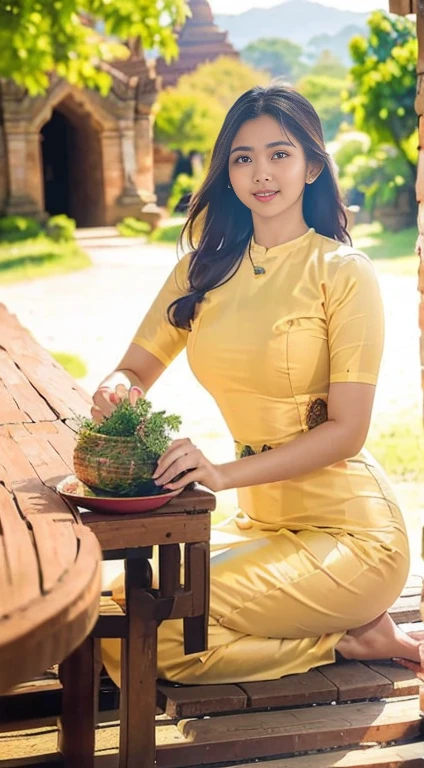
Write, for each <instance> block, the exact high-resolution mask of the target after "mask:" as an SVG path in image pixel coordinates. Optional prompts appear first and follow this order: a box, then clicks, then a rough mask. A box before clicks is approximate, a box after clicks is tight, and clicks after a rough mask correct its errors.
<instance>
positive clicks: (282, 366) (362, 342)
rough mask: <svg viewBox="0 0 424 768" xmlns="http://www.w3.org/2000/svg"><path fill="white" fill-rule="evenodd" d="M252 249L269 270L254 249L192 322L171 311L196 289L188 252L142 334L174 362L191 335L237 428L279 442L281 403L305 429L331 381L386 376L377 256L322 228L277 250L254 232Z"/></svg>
mask: <svg viewBox="0 0 424 768" xmlns="http://www.w3.org/2000/svg"><path fill="white" fill-rule="evenodd" d="M251 257H252V261H253V263H254V264H255V265H256V266H262V267H264V268H265V270H266V271H265V274H262V275H259V276H255V275H254V273H253V267H252V263H251V261H250V259H249V257H248V254H247V253H246V254H245V256H244V258H243V261H242V264H241V266H240V268H239V270H238V271H237V272H236V274H235V275H234V276H233V277H232V278H231V279H230V280H229V281H228V282H227V283H225V284H224V285H222V286H221V287H219V288H216V289H214V290H212V291H210V292H209V293H207V294H206V296H205V299H204V301H203V302H202V304H201V305H200V306H199V310H198V313H197V317H196V319H195V321H194V322H193V324H192V330H191V332H188V331H185V330H181V329H177V328H174V327H173V326H172V325H171V324H170V323H169V322H168V318H167V314H166V310H167V307H168V306H169V304H170V303H171V302H172V301H173V299H175V298H176V297H177V296H183V295H184V294H185V293H186V292H187V270H188V265H189V256H185V257H184V258H183V259H181V261H180V262H179V263H178V264H177V266H176V267H175V268H174V270H173V271H172V272H171V275H170V276H169V278H168V280H167V281H166V283H165V285H164V286H163V288H162V290H161V291H160V293H159V295H158V296H157V298H156V299H155V301H154V302H153V304H152V306H151V308H150V310H149V311H148V313H147V315H146V317H145V318H144V320H143V322H142V323H141V325H140V327H139V329H138V330H137V333H136V335H135V337H134V339H133V340H134V342H135V343H136V344H139V345H140V346H142V347H144V348H145V349H147V350H149V351H150V352H152V353H153V354H154V355H156V357H158V358H159V360H161V361H162V362H163V363H164V364H165V365H167V364H169V363H170V362H171V360H173V358H174V357H175V356H176V355H177V354H178V353H179V352H180V351H181V350H182V349H183V348H184V347H185V346H186V345H187V353H188V359H189V363H190V366H191V368H192V370H193V372H194V374H195V375H196V376H197V377H198V378H199V380H200V381H201V383H202V384H203V385H204V386H205V387H206V389H208V390H209V391H210V392H211V394H212V395H213V397H214V398H215V399H216V401H217V403H218V405H219V406H220V407H221V409H222V411H223V414H224V417H225V418H226V420H227V423H228V425H229V427H230V430H231V432H232V433H233V435H234V438H235V439H236V440H239V441H240V442H242V443H243V442H250V441H252V440H254V441H255V442H258V441H259V442H260V441H264V442H271V443H274V442H275V441H276V440H277V441H280V442H281V441H283V440H284V438H287V437H288V436H290V435H287V418H286V417H287V413H285V414H284V415H283V418H282V420H280V419H279V418H276V412H275V411H276V409H277V410H278V404H280V405H282V404H283V403H288V402H290V403H291V404H292V406H293V405H294V406H295V408H296V409H298V415H299V419H298V421H297V427H299V426H300V427H301V428H302V429H306V428H307V425H306V421H305V418H306V408H307V405H308V402H309V399H310V398H313V397H316V396H317V395H326V394H328V389H329V384H330V382H343V381H345V382H348V381H351V382H365V383H369V384H375V383H376V382H377V376H378V370H379V365H380V359H381V354H382V347H383V312H382V304H381V298H380V291H379V286H378V282H377V279H376V276H375V273H374V268H373V265H372V263H371V261H370V260H369V259H368V257H367V256H365V255H364V254H362V253H359V252H357V251H355V250H354V249H353V248H351V247H349V246H346V245H341V244H340V243H337V242H335V241H334V240H331V239H329V238H326V237H323V236H322V235H319V234H317V233H316V232H315V231H314V230H313V229H310V230H309V231H308V232H307V233H306V234H304V235H302V236H301V237H298V238H297V239H296V240H292V241H291V242H289V243H284V245H278V246H275V247H274V248H269V249H268V250H266V249H265V248H263V247H261V246H259V245H257V244H256V243H255V242H254V241H252V244H251ZM299 421H300V423H299ZM293 427H295V424H293ZM295 431H296V430H295Z"/></svg>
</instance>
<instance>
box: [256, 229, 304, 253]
mask: <svg viewBox="0 0 424 768" xmlns="http://www.w3.org/2000/svg"><path fill="white" fill-rule="evenodd" d="M313 232H315V229H314V228H313V227H310V228H309V229H308V231H307V232H304V233H303V235H299V237H295V238H294V239H293V240H288V241H287V242H286V243H281V244H280V245H273V246H272V248H265V246H264V245H258V243H256V242H255V238H254V235H252V238H251V240H250V250H251V253H254V254H255V255H256V256H261V257H263V256H282V255H283V254H284V253H287V252H289V251H292V250H293V248H297V247H298V246H300V245H303V244H304V243H305V242H306V241H307V240H309V238H310V236H311V234H312V233H313Z"/></svg>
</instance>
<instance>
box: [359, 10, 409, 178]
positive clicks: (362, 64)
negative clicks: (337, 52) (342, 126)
mask: <svg viewBox="0 0 424 768" xmlns="http://www.w3.org/2000/svg"><path fill="white" fill-rule="evenodd" d="M368 26H369V35H368V37H367V38H366V37H361V36H357V37H354V38H353V40H352V41H351V44H350V52H351V56H352V59H353V62H354V63H353V66H352V68H351V70H350V74H349V88H348V90H347V91H346V92H345V93H344V109H345V111H346V112H350V113H351V114H352V115H353V118H354V123H355V126H356V127H357V128H358V129H359V130H363V131H366V132H367V133H368V134H369V135H370V136H371V139H372V141H373V143H374V144H375V145H379V144H389V145H394V146H395V147H397V149H398V150H399V151H400V152H401V153H402V154H403V155H404V157H405V159H406V160H407V162H408V163H410V164H414V163H415V160H416V149H415V148H413V144H414V142H413V141H411V136H413V134H414V133H415V130H416V115H415V112H414V98H415V89H416V62H417V40H416V35H415V26H414V24H413V22H412V21H410V20H409V19H406V18H403V17H397V16H393V17H391V16H388V15H387V14H386V13H384V12H383V11H376V12H374V13H373V14H371V16H370V17H369V19H368Z"/></svg>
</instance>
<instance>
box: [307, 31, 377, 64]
mask: <svg viewBox="0 0 424 768" xmlns="http://www.w3.org/2000/svg"><path fill="white" fill-rule="evenodd" d="M364 32H365V33H366V29H365V28H364V27H359V26H357V25H356V24H349V25H348V26H347V27H343V29H341V30H340V32H337V33H336V34H335V35H329V34H328V32H327V33H325V34H324V35H314V37H312V38H311V39H310V40H309V41H308V43H307V45H306V47H305V54H306V58H307V59H310V60H314V59H316V58H317V57H318V56H319V54H320V53H321V52H322V51H331V53H333V54H334V55H335V56H337V57H338V58H339V59H340V61H342V62H343V64H344V65H345V66H347V67H350V66H351V64H352V61H351V58H350V54H349V42H350V41H351V39H352V37H355V36H356V35H363V34H364Z"/></svg>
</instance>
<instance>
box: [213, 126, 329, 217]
mask: <svg viewBox="0 0 424 768" xmlns="http://www.w3.org/2000/svg"><path fill="white" fill-rule="evenodd" d="M289 141H290V142H292V143H289ZM228 168H229V176H230V182H231V186H232V188H233V190H234V192H235V194H236V195H237V197H238V198H239V199H240V200H241V202H242V203H244V205H246V206H247V207H248V208H250V210H251V211H252V214H253V216H254V217H255V215H256V216H260V217H266V218H273V217H274V216H280V215H281V214H282V213H284V212H285V211H288V210H289V209H293V208H295V209H299V212H300V211H301V210H302V199H303V191H304V187H305V183H306V181H308V182H309V181H310V179H309V176H310V175H312V177H313V179H315V178H316V176H317V175H318V173H317V171H316V169H314V168H313V166H312V165H311V164H310V163H307V161H306V158H305V154H304V151H303V148H302V147H301V145H300V144H299V142H298V141H297V140H296V139H295V138H294V137H293V136H292V135H291V134H290V133H289V132H288V131H287V132H284V131H283V130H282V128H281V126H280V125H279V124H278V123H277V121H276V120H274V118H272V117H269V116H268V115H262V116H261V117H258V118H256V119H254V120H248V121H247V122H246V123H244V124H243V125H242V126H241V128H240V129H239V131H238V133H237V134H236V136H235V137H234V140H233V143H232V145H231V151H230V157H229V165H228Z"/></svg>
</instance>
